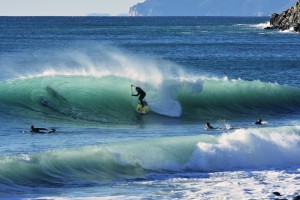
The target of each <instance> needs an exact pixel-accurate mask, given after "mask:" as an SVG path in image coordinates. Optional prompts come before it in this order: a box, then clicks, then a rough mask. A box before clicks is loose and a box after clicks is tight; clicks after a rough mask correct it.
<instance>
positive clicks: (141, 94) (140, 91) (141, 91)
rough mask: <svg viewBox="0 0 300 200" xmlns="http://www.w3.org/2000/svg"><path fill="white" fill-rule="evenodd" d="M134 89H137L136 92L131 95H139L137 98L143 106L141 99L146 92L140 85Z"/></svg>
mask: <svg viewBox="0 0 300 200" xmlns="http://www.w3.org/2000/svg"><path fill="white" fill-rule="evenodd" d="M135 90H136V91H137V94H136V95H133V96H139V95H140V96H139V100H140V102H141V105H142V106H143V107H144V101H143V99H144V98H145V96H146V92H145V91H144V90H142V89H141V88H140V87H136V88H135Z"/></svg>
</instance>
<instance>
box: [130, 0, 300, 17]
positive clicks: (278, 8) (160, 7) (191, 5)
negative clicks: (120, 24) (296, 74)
mask: <svg viewBox="0 0 300 200" xmlns="http://www.w3.org/2000/svg"><path fill="white" fill-rule="evenodd" d="M295 1H296V0H145V1H144V2H143V3H138V4H136V5H134V6H132V7H131V8H130V11H129V15H130V16H270V15H271V14H272V13H273V12H282V11H283V10H284V9H286V8H288V7H291V6H293V5H294V4H295Z"/></svg>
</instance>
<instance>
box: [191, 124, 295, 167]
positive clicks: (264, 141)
mask: <svg viewBox="0 0 300 200" xmlns="http://www.w3.org/2000/svg"><path fill="white" fill-rule="evenodd" d="M299 154H300V136H299V135H297V134H293V133H292V134H286V133H280V132H277V131H275V132H271V133H268V134H267V133H262V132H260V130H258V129H239V130H236V131H234V132H232V133H227V134H223V135H222V136H221V137H220V138H218V142H217V143H216V144H209V143H203V142H199V143H198V145H197V148H196V150H195V151H194V153H193V156H192V157H191V159H190V162H189V163H188V164H187V165H186V167H187V168H189V169H193V170H197V171H198V170H200V171H218V170H232V169H235V170H236V169H250V168H251V169H252V168H254V169H256V168H267V167H270V166H273V167H285V166H291V165H295V164H296V165H300V160H299V159H297V156H298V155H299Z"/></svg>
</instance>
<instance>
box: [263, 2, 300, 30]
mask: <svg viewBox="0 0 300 200" xmlns="http://www.w3.org/2000/svg"><path fill="white" fill-rule="evenodd" d="M265 29H280V30H283V31H284V30H290V29H293V30H294V31H296V32H300V0H298V1H297V3H296V5H295V6H293V7H291V8H289V9H287V10H285V11H283V12H282V13H281V14H277V13H273V14H272V16H271V19H270V26H269V27H266V28H265Z"/></svg>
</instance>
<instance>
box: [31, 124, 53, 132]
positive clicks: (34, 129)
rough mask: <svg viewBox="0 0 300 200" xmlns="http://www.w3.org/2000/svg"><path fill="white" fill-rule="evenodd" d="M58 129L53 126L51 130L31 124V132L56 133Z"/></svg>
mask: <svg viewBox="0 0 300 200" xmlns="http://www.w3.org/2000/svg"><path fill="white" fill-rule="evenodd" d="M55 131H56V130H55V129H54V128H52V129H51V130H48V129H46V128H35V127H34V126H33V125H31V130H30V132H31V133H54V132H55Z"/></svg>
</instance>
